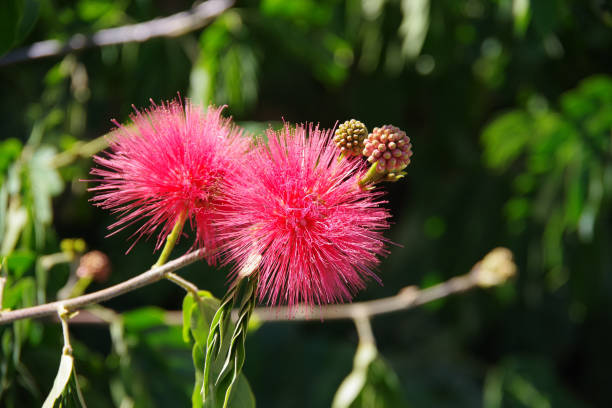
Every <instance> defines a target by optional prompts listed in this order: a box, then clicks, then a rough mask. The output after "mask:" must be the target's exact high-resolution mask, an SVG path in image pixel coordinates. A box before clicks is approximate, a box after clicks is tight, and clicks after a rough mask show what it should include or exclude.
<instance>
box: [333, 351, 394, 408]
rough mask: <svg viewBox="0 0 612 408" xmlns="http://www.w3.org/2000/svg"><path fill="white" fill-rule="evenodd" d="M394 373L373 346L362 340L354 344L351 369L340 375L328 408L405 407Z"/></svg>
mask: <svg viewBox="0 0 612 408" xmlns="http://www.w3.org/2000/svg"><path fill="white" fill-rule="evenodd" d="M405 406H406V402H405V401H404V397H403V395H402V393H401V387H400V382H399V379H398V378H397V375H396V374H395V373H394V372H393V370H391V368H390V367H389V366H388V365H387V363H386V362H385V361H384V360H383V359H382V358H381V357H380V356H379V354H378V350H377V349H376V346H375V345H374V344H372V343H362V344H360V345H359V346H358V347H357V352H356V353H355V359H354V363H353V371H352V372H351V373H350V374H349V375H348V377H346V378H345V379H344V381H343V382H342V384H340V387H339V388H338V391H337V392H336V395H335V396H334V400H333V402H332V408H394V407H405Z"/></svg>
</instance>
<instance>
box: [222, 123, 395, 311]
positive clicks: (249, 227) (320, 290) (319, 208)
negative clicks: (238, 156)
mask: <svg viewBox="0 0 612 408" xmlns="http://www.w3.org/2000/svg"><path fill="white" fill-rule="evenodd" d="M337 153H338V152H337V149H336V147H335V146H334V143H333V141H332V131H329V130H327V131H322V130H319V129H318V127H315V128H313V127H312V126H310V127H309V128H308V129H306V128H305V127H303V126H298V127H297V128H295V129H294V128H290V127H289V126H288V125H286V126H285V128H284V129H283V130H281V131H279V132H274V131H272V130H269V131H268V144H267V145H265V143H263V142H261V141H260V143H259V144H258V146H257V147H256V148H255V149H254V150H253V151H251V152H250V153H249V157H248V160H246V161H245V163H247V168H246V169H245V170H246V171H245V172H244V173H243V174H240V175H238V176H236V177H235V181H234V182H233V186H234V187H233V188H232V190H231V191H229V192H228V193H227V195H226V196H225V202H226V204H227V207H226V208H225V212H224V215H225V216H224V217H223V218H221V219H220V221H219V222H218V223H217V225H218V226H219V233H220V235H221V236H222V237H223V239H224V246H223V250H224V253H225V261H226V262H230V261H234V262H235V263H236V267H235V268H234V270H233V274H234V276H236V275H238V274H239V273H240V270H242V269H243V268H245V269H249V267H252V266H253V265H252V264H253V262H254V260H259V256H261V259H260V260H259V273H260V276H259V287H258V297H259V299H260V300H261V301H265V302H267V303H268V304H279V303H288V304H289V305H290V306H291V305H295V304H297V303H299V302H305V303H308V304H310V305H314V304H324V303H334V302H343V301H348V300H351V298H352V296H353V295H354V294H355V293H356V292H357V291H358V290H360V289H363V288H364V287H365V283H366V281H367V280H368V279H369V278H373V279H375V280H378V278H377V277H376V275H375V274H374V272H373V271H372V269H374V268H375V267H376V266H377V265H378V262H379V260H378V256H379V255H382V254H385V253H386V250H385V249H384V243H385V242H387V241H386V240H385V238H384V237H383V236H382V230H384V229H387V228H388V227H389V223H388V218H389V212H388V211H387V210H386V209H384V208H383V207H382V206H381V205H382V204H383V203H384V202H383V201H380V196H381V194H382V193H381V192H378V191H371V190H370V191H362V190H361V189H359V187H358V186H357V182H356V180H357V178H356V177H358V176H362V175H363V173H364V172H365V167H364V164H363V162H362V161H361V160H341V161H339V160H338V157H337Z"/></svg>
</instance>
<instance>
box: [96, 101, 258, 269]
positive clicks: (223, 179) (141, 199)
mask: <svg viewBox="0 0 612 408" xmlns="http://www.w3.org/2000/svg"><path fill="white" fill-rule="evenodd" d="M222 109H223V108H215V107H209V108H208V111H207V112H204V110H203V109H202V107H200V106H196V105H193V104H191V103H190V102H189V101H186V102H185V104H184V105H183V103H182V102H180V101H172V102H168V103H162V104H161V106H157V105H155V104H154V103H152V106H151V107H150V108H149V109H147V110H144V111H138V110H135V111H136V112H135V114H134V115H132V121H133V124H129V125H125V126H122V125H119V124H118V123H116V122H115V123H116V124H117V126H118V127H119V129H117V130H115V131H114V132H113V136H112V137H111V138H110V152H108V153H107V154H106V155H104V156H95V157H94V161H95V162H96V163H97V164H99V165H100V166H102V168H94V169H92V170H91V174H92V175H94V176H98V177H99V178H98V179H96V180H90V181H96V182H99V183H100V185H99V186H97V187H93V188H90V191H94V192H96V195H95V196H94V197H93V198H92V201H93V202H94V203H95V205H97V206H99V207H102V208H104V209H109V210H111V211H112V212H113V213H117V214H118V217H119V220H118V221H117V222H116V223H114V224H112V225H111V226H109V229H111V230H114V231H113V232H112V233H111V234H110V235H113V234H115V233H117V232H119V231H121V230H123V229H124V228H126V227H128V226H130V225H132V224H134V223H138V222H140V221H143V223H142V225H141V226H140V227H139V228H138V229H137V230H136V232H134V234H133V235H132V237H134V236H135V237H136V239H135V241H134V244H135V243H136V241H137V240H138V239H139V238H140V237H142V236H143V235H144V236H146V237H148V236H150V235H152V234H154V233H155V232H156V231H157V232H158V233H159V235H158V237H157V245H156V249H159V248H160V247H161V246H162V245H163V243H164V241H165V239H166V237H167V236H168V234H169V233H170V231H171V230H172V228H173V226H174V225H175V223H176V222H177V221H178V220H179V219H180V217H181V216H185V217H186V219H188V220H189V222H190V224H191V228H192V230H194V231H195V234H196V245H198V246H205V247H206V249H207V253H208V260H209V262H214V261H215V255H214V253H215V249H216V247H217V246H218V244H219V241H218V239H217V235H216V233H215V228H214V226H213V223H212V221H213V220H214V219H216V218H217V216H218V211H217V210H218V208H217V207H218V204H219V202H220V201H221V198H222V197H223V195H224V194H225V192H226V190H227V175H228V174H231V173H233V172H234V171H235V170H236V169H237V168H238V166H239V165H240V163H239V160H241V161H242V155H243V154H244V152H245V151H246V149H247V147H248V145H249V142H248V141H247V140H246V139H245V138H242V137H240V136H241V134H240V133H241V132H240V131H238V130H236V129H235V128H234V126H233V125H232V123H231V121H230V120H229V119H224V118H223V117H222V116H221V111H222ZM134 244H132V246H133V245H134ZM130 249H131V247H130ZM128 251H129V250H128Z"/></svg>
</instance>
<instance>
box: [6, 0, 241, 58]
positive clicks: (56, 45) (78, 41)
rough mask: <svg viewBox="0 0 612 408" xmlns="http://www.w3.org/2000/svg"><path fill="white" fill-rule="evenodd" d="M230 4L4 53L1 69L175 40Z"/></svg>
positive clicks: (222, 0) (211, 1) (219, 0)
mask: <svg viewBox="0 0 612 408" xmlns="http://www.w3.org/2000/svg"><path fill="white" fill-rule="evenodd" d="M233 4H234V0H208V1H205V2H203V3H202V4H200V5H198V6H196V7H194V8H193V9H191V10H188V11H182V12H180V13H176V14H173V15H171V16H168V17H162V18H156V19H153V20H150V21H146V22H143V23H138V24H130V25H125V26H121V27H115V28H107V29H104V30H100V31H98V32H96V33H94V34H93V35H91V36H85V35H83V34H76V35H73V36H72V37H70V39H69V40H68V41H67V42H65V43H62V42H61V41H58V40H46V41H40V42H37V43H34V44H32V45H30V46H28V47H24V48H19V49H17V50H15V51H13V52H10V53H8V54H6V55H5V56H4V57H3V58H0V66H5V65H10V64H14V63H17V62H22V61H27V60H32V59H37V58H44V57H51V56H58V55H65V54H68V53H70V52H73V51H79V50H83V49H86V48H91V47H102V46H106V45H114V44H124V43H129V42H144V41H147V40H150V39H151V38H157V37H178V36H181V35H184V34H187V33H189V32H191V31H194V30H197V29H199V28H202V27H203V26H205V25H206V24H207V23H208V22H209V21H210V20H211V19H212V18H214V17H216V16H218V15H219V14H221V13H223V12H224V11H225V10H227V9H228V8H230V7H231V6H232V5H233Z"/></svg>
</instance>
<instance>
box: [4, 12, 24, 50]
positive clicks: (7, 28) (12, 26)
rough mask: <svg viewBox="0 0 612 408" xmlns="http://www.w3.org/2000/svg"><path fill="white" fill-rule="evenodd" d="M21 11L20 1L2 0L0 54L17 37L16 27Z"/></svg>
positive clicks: (8, 48) (9, 46) (7, 48)
mask: <svg viewBox="0 0 612 408" xmlns="http://www.w3.org/2000/svg"><path fill="white" fill-rule="evenodd" d="M21 13H22V1H20V0H4V1H3V2H2V13H0V55H2V54H4V53H5V52H6V51H8V50H10V49H11V47H12V46H13V44H14V43H15V40H16V39H17V27H19V20H20V19H21Z"/></svg>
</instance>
